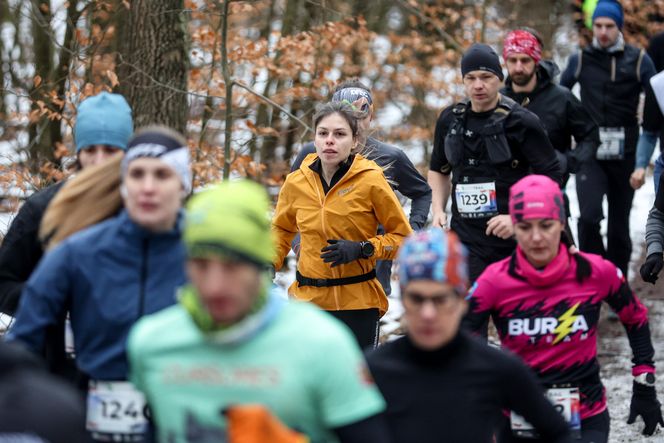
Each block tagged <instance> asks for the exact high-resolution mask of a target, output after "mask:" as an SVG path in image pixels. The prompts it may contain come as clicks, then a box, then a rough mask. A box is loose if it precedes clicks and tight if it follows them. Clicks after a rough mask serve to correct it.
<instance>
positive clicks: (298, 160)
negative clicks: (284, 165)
mask: <svg viewBox="0 0 664 443" xmlns="http://www.w3.org/2000/svg"><path fill="white" fill-rule="evenodd" d="M314 152H316V147H315V146H314V144H313V143H307V144H306V145H303V146H302V149H300V152H298V153H297V156H296V157H295V160H293V164H292V165H291V169H290V172H294V171H297V170H298V169H300V166H301V165H302V162H303V161H304V158H305V157H306V156H307V155H309V154H313V153H314Z"/></svg>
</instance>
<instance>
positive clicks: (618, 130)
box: [560, 1, 655, 275]
mask: <svg viewBox="0 0 664 443" xmlns="http://www.w3.org/2000/svg"><path fill="white" fill-rule="evenodd" d="M592 20H593V36H594V38H593V42H592V44H591V45H590V46H588V47H586V48H584V49H583V50H582V51H580V52H578V53H576V54H573V55H572V56H570V58H569V61H568V64H567V67H566V68H565V71H564V72H563V74H562V77H561V79H560V84H561V85H562V86H565V87H567V88H570V89H571V88H572V87H573V86H574V85H575V84H576V83H579V85H580V86H581V103H583V105H584V106H585V107H586V109H587V110H588V111H589V112H590V114H591V115H592V116H593V117H594V118H595V119H596V121H597V123H598V124H599V126H600V139H601V142H602V144H601V145H600V147H599V149H598V150H597V154H596V159H597V161H590V162H586V163H584V164H582V166H581V168H580V170H579V171H578V173H577V176H576V186H577V193H578V195H579V206H580V209H581V217H580V219H579V224H578V234H579V247H580V249H581V250H582V251H585V252H591V253H595V254H599V255H602V256H603V257H604V258H606V259H608V260H610V261H612V262H613V263H614V264H615V265H616V266H618V267H619V268H620V270H621V271H622V272H623V273H624V274H625V275H627V273H628V270H629V269H628V264H629V259H630V256H631V253H632V241H631V239H630V236H629V215H630V211H631V209H632V199H633V197H634V188H633V186H634V187H636V186H635V185H636V183H634V184H631V183H630V178H632V177H631V176H632V173H633V172H634V169H635V158H636V145H637V143H638V141H639V122H638V119H637V108H638V105H639V95H640V94H641V91H645V90H647V89H649V88H650V84H649V80H650V77H652V76H653V75H654V74H655V66H654V65H653V63H652V60H651V59H650V57H649V56H648V55H647V54H646V52H645V51H644V50H643V49H639V48H636V47H634V46H631V45H628V44H626V43H625V40H624V38H623V35H622V32H621V29H622V25H623V11H622V7H621V6H620V4H619V3H617V2H615V1H600V2H599V3H598V4H597V7H596V8H595V11H594V13H593V15H592ZM604 195H606V196H607V199H608V205H609V214H608V232H607V246H606V247H604V241H603V238H602V234H601V233H600V221H601V220H602V218H604V214H603V208H602V200H603V198H604Z"/></svg>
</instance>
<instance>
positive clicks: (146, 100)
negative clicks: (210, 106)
mask: <svg viewBox="0 0 664 443" xmlns="http://www.w3.org/2000/svg"><path fill="white" fill-rule="evenodd" d="M183 9H184V4H183V0H142V1H132V2H131V6H130V10H129V14H128V23H127V24H126V25H125V26H124V27H123V28H122V35H119V38H121V39H122V40H124V41H126V42H127V44H126V45H122V46H123V47H122V50H121V52H120V56H121V57H120V60H119V61H120V63H119V66H118V78H119V81H120V91H121V92H122V93H123V94H124V96H125V97H126V98H127V101H128V102H129V104H130V105H131V108H132V111H133V116H134V126H135V127H141V126H145V125H149V124H153V123H158V124H163V125H166V126H169V127H171V128H173V129H175V130H177V131H180V132H182V133H184V132H185V129H186V125H187V116H188V104H187V93H186V91H187V72H188V59H187V52H186V37H185V23H184V14H183Z"/></svg>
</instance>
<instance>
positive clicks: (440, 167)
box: [429, 106, 453, 175]
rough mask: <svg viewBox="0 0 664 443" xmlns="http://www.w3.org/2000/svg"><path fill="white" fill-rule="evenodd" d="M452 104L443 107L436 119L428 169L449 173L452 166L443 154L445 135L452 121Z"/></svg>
mask: <svg viewBox="0 0 664 443" xmlns="http://www.w3.org/2000/svg"><path fill="white" fill-rule="evenodd" d="M452 108H453V107H452V106H450V107H448V108H445V109H443V111H442V112H441V113H440V115H439V116H438V120H437V121H436V129H435V131H434V135H433V151H432V152H431V160H430V162H429V170H431V171H435V172H440V173H441V174H445V175H449V174H450V173H451V172H452V166H451V165H450V163H449V162H448V161H447V157H446V156H445V136H446V135H447V130H448V129H449V125H450V124H451V122H452V120H451V119H452Z"/></svg>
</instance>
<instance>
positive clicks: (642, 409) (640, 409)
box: [627, 382, 664, 435]
mask: <svg viewBox="0 0 664 443" xmlns="http://www.w3.org/2000/svg"><path fill="white" fill-rule="evenodd" d="M661 406H662V404H661V403H660V402H659V400H657V391H656V390H655V387H654V386H646V385H643V384H640V383H637V382H634V383H633V387H632V403H631V404H630V406H629V419H627V424H629V425H631V424H632V423H634V422H635V421H636V418H637V417H638V416H639V415H640V416H641V417H642V418H643V422H644V423H645V425H646V426H645V428H643V435H652V434H653V433H654V432H655V429H657V425H658V424H659V425H661V426H662V427H664V418H662V409H661Z"/></svg>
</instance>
